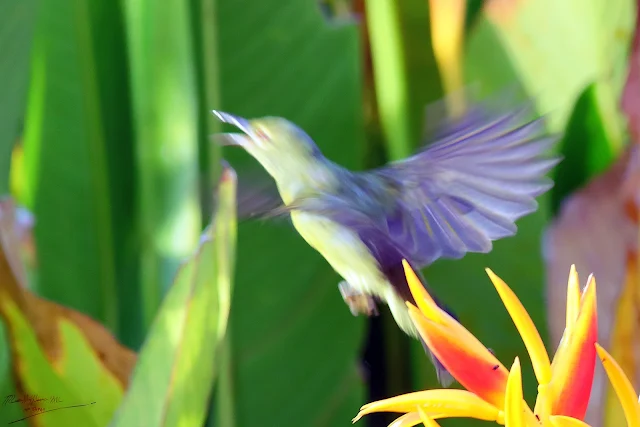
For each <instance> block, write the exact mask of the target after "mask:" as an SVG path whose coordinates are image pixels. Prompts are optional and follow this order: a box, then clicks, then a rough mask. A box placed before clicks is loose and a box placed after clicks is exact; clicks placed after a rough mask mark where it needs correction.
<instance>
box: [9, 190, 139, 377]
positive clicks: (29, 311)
mask: <svg viewBox="0 0 640 427" xmlns="http://www.w3.org/2000/svg"><path fill="white" fill-rule="evenodd" d="M18 219H19V218H17V216H16V209H15V205H14V203H13V201H12V200H11V199H9V198H5V199H3V200H2V201H0V295H1V296H2V298H11V299H12V300H13V301H14V302H15V303H16V305H17V306H18V308H19V309H20V311H21V312H22V313H23V315H24V316H25V317H26V319H27V320H28V321H29V323H30V325H31V327H32V328H33V329H34V331H35V333H36V335H37V337H38V342H39V343H40V346H41V348H42V350H43V352H44V353H45V354H46V356H47V358H48V359H49V361H50V362H51V363H55V362H56V361H57V360H58V359H59V358H60V357H61V356H62V352H63V348H62V343H61V341H60V334H59V328H58V324H59V321H60V320H61V319H66V320H68V321H70V322H72V323H73V324H75V325H76V326H77V327H78V329H80V331H82V333H83V335H84V336H85V338H86V339H87V341H88V342H89V343H90V345H91V346H92V348H93V349H94V350H95V353H96V357H97V358H99V359H100V360H101V362H102V364H103V365H104V367H105V369H107V370H108V371H110V372H111V373H112V374H113V375H114V376H115V377H116V378H117V379H118V380H119V381H120V383H121V384H122V386H123V388H126V386H127V384H128V381H129V376H130V374H131V371H132V369H133V366H134V365H135V363H136V354H135V353H134V352H133V351H131V350H129V349H127V348H125V347H124V346H122V345H121V344H120V343H118V342H117V340H116V339H115V338H114V337H113V336H112V334H111V333H110V332H109V331H108V330H107V329H105V328H104V326H102V325H101V324H99V323H98V322H96V321H95V320H93V319H91V318H89V317H88V316H86V315H84V314H82V313H79V312H77V311H75V310H72V309H69V308H67V307H63V306H60V305H58V304H55V303H53V302H51V301H48V300H45V299H43V298H40V297H38V296H37V295H35V294H34V293H33V292H31V291H29V290H28V289H27V288H26V274H25V270H24V265H23V264H22V261H21V259H20V254H19V248H20V242H21V239H22V237H24V235H25V230H21V229H20V222H19V221H18ZM0 315H2V316H3V318H4V319H5V321H7V317H6V314H5V313H2V312H0ZM9 330H10V328H9ZM11 339H12V340H16V339H18V337H11ZM18 382H19V379H18ZM17 385H18V387H19V384H17Z"/></svg>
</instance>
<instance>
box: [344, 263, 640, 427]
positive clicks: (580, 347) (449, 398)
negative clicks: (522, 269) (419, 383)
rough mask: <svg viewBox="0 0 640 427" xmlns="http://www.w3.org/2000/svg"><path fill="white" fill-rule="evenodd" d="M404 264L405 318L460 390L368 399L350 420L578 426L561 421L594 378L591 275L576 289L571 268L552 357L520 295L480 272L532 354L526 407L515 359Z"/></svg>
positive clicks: (581, 405)
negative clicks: (503, 359) (533, 392)
mask: <svg viewBox="0 0 640 427" xmlns="http://www.w3.org/2000/svg"><path fill="white" fill-rule="evenodd" d="M404 268H405V275H406V277H407V282H408V284H409V287H410V289H411V293H412V295H413V298H414V300H415V302H416V304H417V307H415V306H414V305H412V304H410V303H407V307H408V310H409V314H410V316H411V319H412V320H413V322H414V324H415V325H416V328H417V329H418V332H419V333H420V336H421V337H422V339H423V340H424V341H425V343H426V344H427V346H428V347H429V349H430V350H431V351H432V352H433V354H434V355H435V356H436V357H437V358H438V360H440V362H441V363H442V364H443V365H444V367H445V368H446V369H447V370H448V371H449V372H450V373H451V375H453V377H454V378H455V379H456V380H457V381H458V382H459V383H460V384H461V385H463V386H464V387H465V388H466V390H450V389H434V390H426V391H419V392H415V393H408V394H404V395H400V396H397V397H393V398H390V399H385V400H381V401H378V402H373V403H369V404H367V405H364V406H363V407H362V408H361V410H360V412H359V413H358V415H357V416H356V417H355V418H354V420H353V421H354V422H355V421H357V420H358V419H360V418H361V417H363V416H364V415H366V414H369V413H373V412H398V413H403V414H404V415H402V416H401V417H400V418H398V419H397V420H396V421H395V422H394V423H392V424H391V426H393V427H408V426H415V425H417V424H420V423H422V424H424V425H425V426H428V427H429V426H433V425H434V424H433V423H434V422H435V421H434V420H436V419H439V418H446V417H470V418H477V419H482V420H488V421H495V422H497V423H499V424H504V425H507V427H529V426H540V425H559V426H564V425H568V426H571V425H583V424H567V423H573V422H574V421H577V422H581V420H582V418H583V417H584V414H585V411H586V407H587V404H588V402H589V394H590V390H591V385H592V382H593V375H594V369H595V358H596V350H595V343H596V338H597V314H596V313H597V306H596V282H595V279H594V278H593V276H590V277H589V280H588V283H587V286H586V287H585V289H584V291H583V292H582V293H581V292H580V289H579V280H578V275H577V273H576V270H575V267H573V266H572V268H571V272H570V275H569V284H568V298H567V325H566V331H565V334H564V335H563V338H562V340H561V342H560V345H559V346H558V351H557V352H556V355H555V358H554V360H553V362H551V361H550V360H549V355H548V354H547V351H546V349H545V347H544V344H543V342H542V338H541V337H540V334H539V333H538V331H537V329H536V327H535V325H534V323H533V321H532V320H531V318H530V317H529V315H528V313H527V311H526V310H525V308H524V307H523V305H522V303H521V302H520V300H519V299H518V298H517V297H516V295H515V294H514V293H513V291H512V290H511V289H510V288H509V287H508V286H507V284H506V283H505V282H504V281H502V279H500V278H499V277H498V276H496V275H495V274H494V273H493V272H492V271H491V270H489V269H487V270H486V271H487V274H488V275H489V278H490V279H491V281H492V283H493V284H494V286H495V288H496V290H497V291H498V294H499V295H500V298H501V299H502V302H503V303H504V305H505V307H506V309H507V311H508V312H509V314H510V316H511V318H512V320H513V322H514V324H515V326H516V328H517V329H518V332H519V333H520V335H521V336H522V339H523V341H524V344H525V346H526V348H527V351H528V353H529V355H530V357H531V362H532V365H533V368H534V371H535V375H536V378H537V380H538V384H539V387H538V391H539V393H538V399H537V401H536V407H535V411H531V409H530V408H529V406H528V405H527V404H526V402H525V401H524V399H523V396H522V394H523V393H522V375H521V368H520V361H519V359H518V358H516V360H515V362H514V364H513V366H512V367H511V370H507V369H506V368H505V367H504V366H503V365H502V364H501V363H500V361H498V359H497V358H496V357H495V356H494V355H493V353H492V352H491V351H489V350H488V349H487V348H486V347H485V346H484V345H483V344H482V343H480V341H478V339H477V338H475V337H474V336H473V334H471V332H469V331H468V330H467V329H466V328H465V327H464V326H462V325H461V324H460V323H458V322H457V321H456V320H455V319H454V318H453V317H451V316H450V315H449V314H447V313H446V312H445V311H443V310H441V309H440V308H439V307H438V306H437V305H436V303H435V302H434V300H433V298H432V297H431V296H430V295H429V293H428V292H427V291H426V290H425V288H424V287H423V286H422V284H421V283H420V280H419V279H418V278H417V276H416V275H415V273H414V272H413V270H412V269H411V267H410V266H409V264H408V263H406V262H405V263H404ZM638 427H640V426H638Z"/></svg>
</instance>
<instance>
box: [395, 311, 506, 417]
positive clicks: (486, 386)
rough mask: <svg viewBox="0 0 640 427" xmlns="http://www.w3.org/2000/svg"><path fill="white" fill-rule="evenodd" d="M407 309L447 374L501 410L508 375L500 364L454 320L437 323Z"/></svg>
mask: <svg viewBox="0 0 640 427" xmlns="http://www.w3.org/2000/svg"><path fill="white" fill-rule="evenodd" d="M407 306H408V309H409V315H410V316H411V319H412V320H413V323H414V324H415V325H416V328H417V329H418V332H419V333H420V336H421V337H422V339H423V340H424V341H425V343H426V344H427V346H428V347H429V349H430V350H431V351H432V352H433V354H434V355H435V356H436V357H437V358H438V360H440V362H441V363H442V364H443V365H444V367H445V368H446V369H447V371H449V372H450V373H451V375H453V377H454V378H455V379H456V380H458V382H459V383H460V384H462V385H463V386H464V387H465V388H466V389H467V390H469V391H470V392H472V393H474V394H476V395H478V396H480V397H481V398H482V399H484V400H485V401H486V402H489V403H491V404H492V405H494V406H496V407H498V408H503V407H504V391H505V388H506V386H507V377H508V375H509V372H508V371H507V369H506V368H505V367H504V366H503V365H502V364H501V363H500V361H499V360H498V359H496V357H495V356H494V355H493V354H492V353H491V352H490V351H489V350H487V348H486V347H485V346H484V345H482V343H480V341H478V339H477V338H476V337H474V336H473V335H472V334H471V332H469V331H468V330H466V329H465V328H464V326H462V325H460V324H459V323H458V322H456V321H455V320H454V319H447V320H446V323H445V324H440V323H436V322H435V321H432V320H430V319H428V318H427V317H425V316H424V315H423V314H422V312H420V310H418V309H417V308H416V307H414V306H413V305H411V304H409V303H407Z"/></svg>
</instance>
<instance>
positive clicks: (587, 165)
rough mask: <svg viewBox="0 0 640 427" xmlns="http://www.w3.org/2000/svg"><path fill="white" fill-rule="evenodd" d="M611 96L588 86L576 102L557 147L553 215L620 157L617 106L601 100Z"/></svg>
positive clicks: (552, 199) (598, 85) (600, 89)
mask: <svg viewBox="0 0 640 427" xmlns="http://www.w3.org/2000/svg"><path fill="white" fill-rule="evenodd" d="M610 93H611V92H610V91H608V90H606V88H605V87H603V84H595V85H589V86H588V87H587V88H586V89H585V91H584V92H583V93H582V94H581V95H580V97H579V98H578V100H577V102H576V106H575V109H574V110H573V113H572V114H571V117H570V118H569V122H568V124H567V129H566V131H565V133H564V135H563V138H562V143H561V146H560V152H561V153H562V155H563V156H564V160H563V161H562V162H561V163H560V164H559V165H558V166H557V167H556V169H555V177H554V181H555V185H554V187H553V189H552V191H551V209H552V213H553V214H554V215H555V214H556V213H557V212H558V210H559V208H560V204H561V203H562V201H563V200H564V199H565V197H567V196H569V195H570V194H572V193H573V192H575V191H577V190H578V189H579V188H581V187H582V186H584V185H585V184H586V183H587V182H588V181H589V180H590V179H591V178H593V177H594V176H596V175H599V174H601V173H602V172H604V171H605V170H606V169H607V168H608V167H609V166H610V165H611V163H612V162H613V161H614V160H615V159H616V158H617V156H618V154H619V153H620V148H621V147H622V144H623V137H624V135H622V133H621V130H622V125H621V124H620V123H619V120H618V119H619V117H618V115H617V113H618V111H617V105H616V103H615V100H613V99H603V97H607V96H609V95H610ZM603 107H609V108H608V109H606V110H605V109H603Z"/></svg>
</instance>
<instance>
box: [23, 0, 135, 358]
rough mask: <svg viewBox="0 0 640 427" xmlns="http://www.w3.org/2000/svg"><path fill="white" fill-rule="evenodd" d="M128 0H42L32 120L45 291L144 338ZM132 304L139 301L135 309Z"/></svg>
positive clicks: (32, 176)
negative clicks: (124, 2)
mask: <svg viewBox="0 0 640 427" xmlns="http://www.w3.org/2000/svg"><path fill="white" fill-rule="evenodd" d="M119 5H120V3H119V2H111V1H102V0H99V1H94V0H79V1H73V2H69V1H65V0H52V1H45V2H40V7H39V10H38V12H39V13H38V22H37V27H36V32H35V35H34V43H33V52H32V56H33V61H32V65H31V86H30V97H29V103H28V111H27V120H26V125H25V126H26V127H25V152H24V153H25V158H24V161H25V171H26V180H27V186H26V188H25V194H24V199H25V203H27V205H28V206H30V207H31V208H32V210H33V211H34V213H35V217H36V218H37V221H36V228H35V238H36V243H37V248H38V262H39V270H38V289H39V293H40V294H41V295H43V296H45V297H47V298H50V299H52V300H54V301H56V302H58V303H61V304H63V305H66V306H69V307H72V308H75V309H77V310H79V311H81V312H83V313H85V314H88V315H90V316H92V317H93V318H95V319H96V320H99V321H101V322H102V323H104V324H105V325H106V326H107V327H108V328H109V329H111V330H112V331H114V332H116V331H117V330H118V329H119V328H118V325H121V326H122V331H123V335H124V336H125V339H124V341H125V342H126V343H128V344H131V345H133V346H136V345H137V344H138V340H139V339H140V334H139V333H137V331H138V330H137V326H138V325H139V324H140V322H137V321H136V313H137V312H138V309H137V305H136V302H137V301H138V300H137V299H136V297H135V290H136V287H135V286H134V284H135V270H134V267H135V261H136V259H135V252H134V251H135V248H136V246H137V245H136V240H135V239H134V233H133V224H134V222H133V218H134V210H133V205H134V203H133V200H134V199H133V189H134V183H133V182H132V179H131V178H132V171H133V168H132V144H131V132H130V131H131V129H130V126H129V122H130V120H129V111H130V109H129V95H128V85H127V63H126V55H125V53H126V51H125V49H124V40H123V38H124V35H123V29H122V19H121V11H120V6H119ZM127 307H133V309H132V310H128V309H127Z"/></svg>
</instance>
